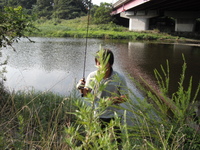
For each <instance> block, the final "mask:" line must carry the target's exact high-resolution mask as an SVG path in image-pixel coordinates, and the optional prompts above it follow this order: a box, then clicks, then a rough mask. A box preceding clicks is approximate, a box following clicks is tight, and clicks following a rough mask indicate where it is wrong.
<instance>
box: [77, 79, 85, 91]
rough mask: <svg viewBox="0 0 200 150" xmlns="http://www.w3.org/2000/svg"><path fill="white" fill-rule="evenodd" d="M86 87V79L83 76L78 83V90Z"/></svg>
mask: <svg viewBox="0 0 200 150" xmlns="http://www.w3.org/2000/svg"><path fill="white" fill-rule="evenodd" d="M84 87H85V79H84V78H83V79H81V80H80V81H79V82H78V83H77V85H76V88H77V89H78V90H82V89H84Z"/></svg>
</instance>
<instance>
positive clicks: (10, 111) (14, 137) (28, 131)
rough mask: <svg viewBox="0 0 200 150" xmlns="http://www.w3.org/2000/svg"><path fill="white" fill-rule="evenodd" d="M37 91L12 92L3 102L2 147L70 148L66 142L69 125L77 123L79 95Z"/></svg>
mask: <svg viewBox="0 0 200 150" xmlns="http://www.w3.org/2000/svg"><path fill="white" fill-rule="evenodd" d="M75 95H76V94H75V93H74V95H73V93H72V95H71V96H69V97H68V98H64V97H62V96H59V95H56V94H54V93H51V92H46V93H41V92H35V91H29V92H28V93H27V92H17V93H13V94H10V95H9V97H7V99H5V101H4V102H2V103H1V105H0V108H1V112H0V113H1V114H0V115H1V118H0V139H1V142H0V149H35V148H36V149H51V148H52V149H67V147H68V146H67V145H66V144H65V143H63V142H62V140H63V136H64V135H63V133H62V132H63V130H64V126H65V125H66V124H70V123H71V122H74V119H75V118H74V117H73V116H72V115H70V114H69V115H67V112H73V111H74V110H75V107H74V106H73V105H72V102H73V101H75V100H76V99H77V98H76V96H75Z"/></svg>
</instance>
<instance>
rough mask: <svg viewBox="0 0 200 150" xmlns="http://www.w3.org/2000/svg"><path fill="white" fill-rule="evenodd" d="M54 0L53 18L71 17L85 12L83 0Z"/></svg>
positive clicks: (85, 4) (85, 3)
mask: <svg viewBox="0 0 200 150" xmlns="http://www.w3.org/2000/svg"><path fill="white" fill-rule="evenodd" d="M54 2H55V3H54V4H55V5H54V14H53V15H54V18H60V19H73V18H76V17H80V16H83V15H85V14H86V13H87V8H86V6H87V1H85V0H84V1H83V0H59V1H58V0H55V1H54Z"/></svg>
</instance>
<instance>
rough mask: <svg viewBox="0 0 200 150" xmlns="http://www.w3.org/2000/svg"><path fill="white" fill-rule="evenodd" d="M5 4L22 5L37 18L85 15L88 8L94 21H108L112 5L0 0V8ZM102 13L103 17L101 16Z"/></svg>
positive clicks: (82, 0)
mask: <svg viewBox="0 0 200 150" xmlns="http://www.w3.org/2000/svg"><path fill="white" fill-rule="evenodd" d="M5 6H11V7H17V6H22V7H23V8H24V9H26V10H27V12H28V13H29V14H34V15H36V16H37V18H41V17H43V18H46V19H53V18H57V19H74V18H77V17H81V16H85V15H87V13H88V11H89V9H90V14H91V16H93V17H95V18H96V20H94V22H96V23H104V22H106V23H107V22H110V21H112V20H113V18H112V17H111V16H110V12H111V11H112V5H111V4H109V3H101V5H100V6H97V5H93V3H92V2H91V1H90V0H0V8H1V10H3V9H4V7H5ZM102 14H103V16H104V17H101V16H102Z"/></svg>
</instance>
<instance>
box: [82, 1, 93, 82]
mask: <svg viewBox="0 0 200 150" xmlns="http://www.w3.org/2000/svg"><path fill="white" fill-rule="evenodd" d="M90 6H91V0H90V1H89V6H88V9H89V10H88V17H87V31H86V38H85V39H86V41H85V52H84V64H83V79H84V80H85V68H86V59H87V56H86V55H87V45H88V31H89V25H90V9H91V8H90Z"/></svg>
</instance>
